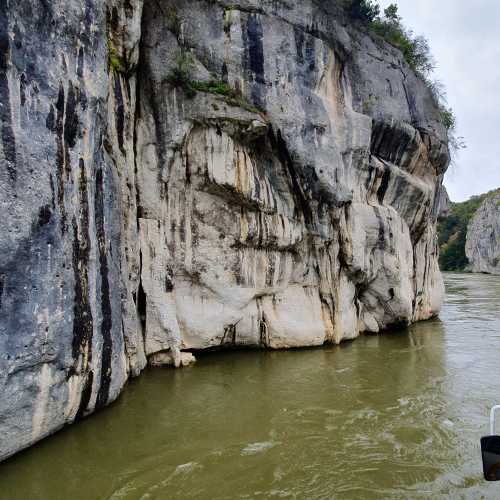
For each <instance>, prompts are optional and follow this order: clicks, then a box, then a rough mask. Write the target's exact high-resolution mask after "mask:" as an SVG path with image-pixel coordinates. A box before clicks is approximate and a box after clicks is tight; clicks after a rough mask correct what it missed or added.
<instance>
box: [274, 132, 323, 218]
mask: <svg viewBox="0 0 500 500" xmlns="http://www.w3.org/2000/svg"><path fill="white" fill-rule="evenodd" d="M269 138H270V140H271V143H272V144H273V146H274V147H275V149H277V152H278V157H279V159H280V161H281V163H282V165H283V166H285V167H286V170H287V173H288V176H289V178H290V181H291V183H292V192H293V195H294V198H295V201H296V202H297V205H298V206H299V207H300V208H301V209H302V213H303V215H304V219H305V222H306V224H312V221H313V215H312V210H311V207H310V206H309V203H308V202H307V199H306V196H305V194H304V190H303V189H302V186H301V183H300V178H299V175H298V173H297V172H296V169H295V166H294V164H293V160H292V157H291V155H290V152H289V151H288V148H287V145H286V142H285V140H284V139H283V136H282V135H281V131H280V130H278V133H277V137H276V138H275V137H274V134H273V133H272V131H270V133H269Z"/></svg>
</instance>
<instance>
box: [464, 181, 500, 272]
mask: <svg viewBox="0 0 500 500" xmlns="http://www.w3.org/2000/svg"><path fill="white" fill-rule="evenodd" d="M465 252H466V254H467V258H468V259H469V267H470V270H471V271H472V272H475V273H487V274H499V275H500V191H495V192H494V193H492V194H490V195H489V196H488V197H487V198H486V199H485V200H484V201H483V203H482V204H481V206H480V207H479V209H478V210H477V212H476V214H475V215H474V218H473V219H472V220H471V222H470V224H469V227H468V229H467V241H466V244H465Z"/></svg>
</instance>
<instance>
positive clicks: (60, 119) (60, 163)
mask: <svg viewBox="0 0 500 500" xmlns="http://www.w3.org/2000/svg"><path fill="white" fill-rule="evenodd" d="M56 110H57V118H56V121H55V132H56V177H57V204H58V205H59V210H60V211H61V232H62V233H65V232H66V208H65V206H64V171H65V151H64V141H63V134H64V87H63V84H62V83H60V84H59V95H58V97H57V103H56ZM49 115H50V113H49Z"/></svg>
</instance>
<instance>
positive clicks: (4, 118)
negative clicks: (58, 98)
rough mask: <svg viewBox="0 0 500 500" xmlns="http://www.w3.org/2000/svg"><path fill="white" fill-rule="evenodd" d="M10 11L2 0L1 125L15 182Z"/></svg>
mask: <svg viewBox="0 0 500 500" xmlns="http://www.w3.org/2000/svg"><path fill="white" fill-rule="evenodd" d="M8 11H9V7H8V2H7V0H0V126H1V128H2V130H1V132H2V134H1V135H2V147H3V154H4V157H5V161H6V163H7V173H8V174H9V178H10V179H11V180H12V181H13V182H15V181H16V179H17V164H16V157H17V155H16V138H15V136H14V130H13V126H12V110H11V102H10V90H9V80H8V76H7V74H8V69H9V57H10V40H9V34H8V19H7V13H8Z"/></svg>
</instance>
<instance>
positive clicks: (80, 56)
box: [76, 47, 84, 78]
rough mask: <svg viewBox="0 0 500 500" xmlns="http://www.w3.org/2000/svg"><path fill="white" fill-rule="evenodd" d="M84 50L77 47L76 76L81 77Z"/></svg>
mask: <svg viewBox="0 0 500 500" xmlns="http://www.w3.org/2000/svg"><path fill="white" fill-rule="evenodd" d="M83 56H84V52H83V47H80V48H79V49H78V63H77V66H76V74H77V75H78V78H83V68H84V57H83Z"/></svg>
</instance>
